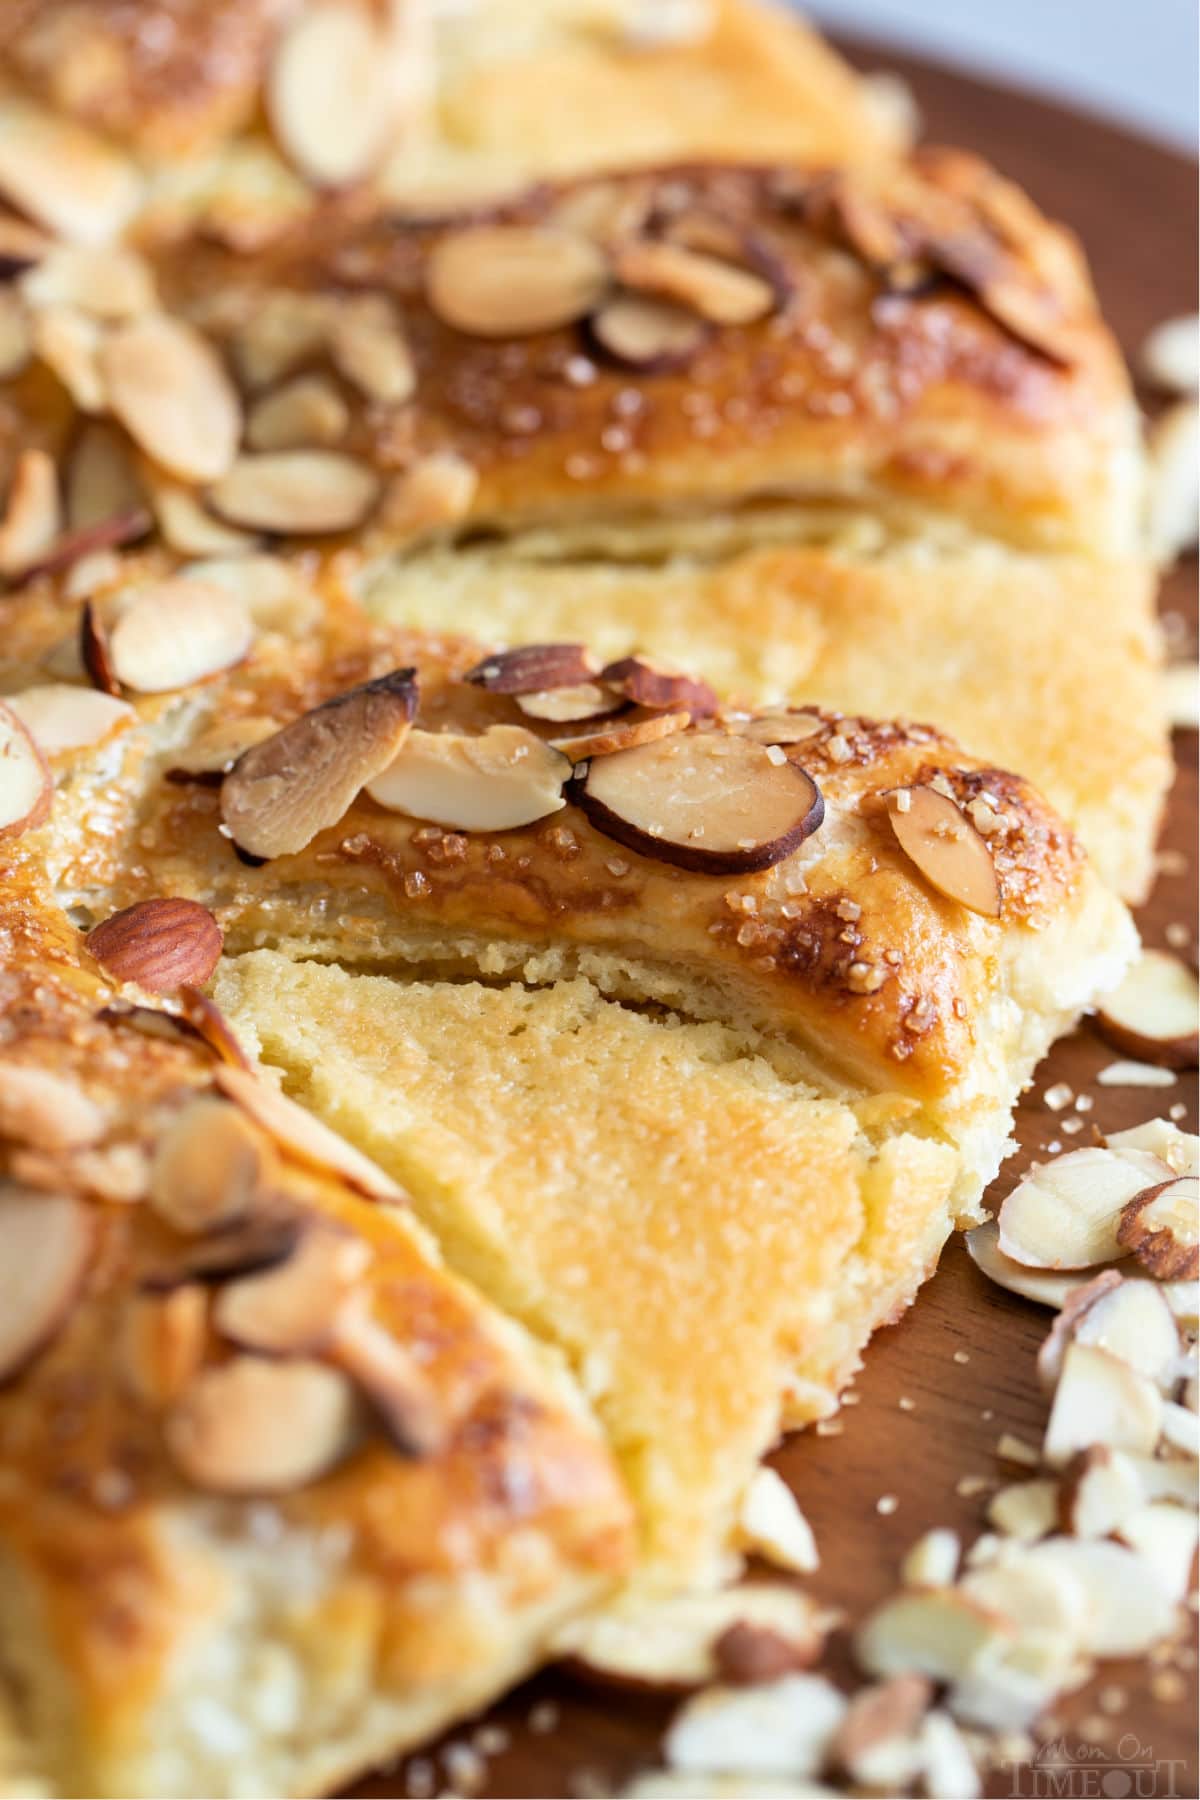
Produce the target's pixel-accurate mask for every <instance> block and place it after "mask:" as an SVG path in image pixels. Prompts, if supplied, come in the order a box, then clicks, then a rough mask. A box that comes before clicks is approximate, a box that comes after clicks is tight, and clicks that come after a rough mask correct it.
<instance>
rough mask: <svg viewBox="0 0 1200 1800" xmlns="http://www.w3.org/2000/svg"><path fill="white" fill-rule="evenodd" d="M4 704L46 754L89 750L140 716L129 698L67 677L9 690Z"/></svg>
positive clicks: (53, 754) (55, 754)
mask: <svg viewBox="0 0 1200 1800" xmlns="http://www.w3.org/2000/svg"><path fill="white" fill-rule="evenodd" d="M5 705H6V706H7V707H8V708H9V710H10V711H11V712H14V713H15V714H16V715H17V717H18V719H20V721H21V723H22V724H23V725H24V726H25V729H26V730H27V731H28V732H29V734H30V736H31V737H32V738H33V741H34V743H35V744H36V745H37V747H38V749H39V750H40V751H41V752H42V755H43V756H62V755H64V754H65V753H66V752H67V751H70V750H89V749H91V748H92V747H93V746H94V745H96V744H102V743H103V742H104V740H105V739H106V738H108V737H111V736H112V734H113V733H114V732H115V731H117V730H119V729H120V728H122V727H124V726H127V725H130V724H132V723H133V722H134V720H135V718H136V716H137V715H136V714H135V712H134V710H133V708H132V706H130V705H129V703H128V701H125V700H117V699H114V698H113V696H112V695H111V694H103V693H100V692H99V690H98V689H96V688H85V687H72V686H71V684H70V683H69V682H66V681H53V682H45V683H42V684H39V685H38V686H37V687H28V688H25V689H23V690H22V692H21V693H19V694H10V695H9V696H8V699H7V700H6V702H5Z"/></svg>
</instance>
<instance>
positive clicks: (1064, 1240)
mask: <svg viewBox="0 0 1200 1800" xmlns="http://www.w3.org/2000/svg"><path fill="white" fill-rule="evenodd" d="M1169 1174H1170V1171H1169V1170H1168V1169H1167V1168H1166V1166H1165V1164H1163V1163H1161V1162H1160V1161H1159V1159H1158V1158H1157V1157H1156V1156H1152V1155H1151V1154H1150V1153H1149V1152H1147V1151H1136V1150H1134V1151H1129V1152H1127V1153H1126V1154H1125V1155H1118V1154H1117V1153H1116V1152H1115V1151H1113V1150H1111V1149H1105V1150H1101V1149H1095V1148H1092V1147H1090V1146H1089V1147H1088V1148H1087V1149H1084V1150H1072V1151H1070V1152H1069V1153H1068V1154H1067V1155H1066V1156H1059V1157H1056V1158H1055V1159H1054V1161H1053V1162H1048V1163H1035V1165H1034V1166H1033V1168H1032V1169H1031V1170H1030V1171H1029V1173H1028V1175H1026V1176H1025V1178H1024V1180H1022V1181H1019V1182H1018V1183H1017V1185H1016V1187H1015V1188H1014V1189H1013V1191H1012V1193H1011V1194H1009V1195H1008V1197H1007V1199H1006V1200H1005V1201H1004V1202H1003V1204H1002V1205H1001V1207H1000V1211H999V1213H998V1214H997V1220H998V1223H999V1226H1000V1235H999V1240H998V1241H999V1248H1000V1250H1001V1251H1002V1252H1003V1253H1004V1254H1005V1255H1006V1256H1010V1257H1012V1258H1013V1260H1014V1261H1016V1262H1020V1263H1025V1264H1026V1265H1027V1266H1028V1267H1031V1268H1036V1269H1087V1268H1092V1267H1094V1265H1095V1264H1097V1263H1104V1262H1115V1261H1116V1259H1117V1258H1118V1257H1119V1256H1120V1255H1121V1244H1120V1242H1119V1240H1118V1238H1117V1226H1118V1223H1119V1221H1120V1217H1121V1209H1122V1207H1124V1206H1125V1205H1126V1203H1127V1202H1128V1201H1130V1200H1132V1199H1133V1197H1134V1195H1135V1194H1139V1193H1141V1192H1142V1191H1143V1190H1144V1189H1145V1188H1147V1187H1149V1186H1151V1185H1152V1184H1153V1183H1155V1182H1156V1181H1162V1180H1164V1179H1166V1178H1168V1177H1169Z"/></svg>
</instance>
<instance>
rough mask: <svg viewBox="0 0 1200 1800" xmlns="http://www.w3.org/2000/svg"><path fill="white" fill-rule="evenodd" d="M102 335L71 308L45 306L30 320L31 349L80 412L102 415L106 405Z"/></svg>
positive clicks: (96, 326)
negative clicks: (101, 351)
mask: <svg viewBox="0 0 1200 1800" xmlns="http://www.w3.org/2000/svg"><path fill="white" fill-rule="evenodd" d="M103 335H104V334H103V332H102V331H101V328H100V325H99V324H98V322H97V321H96V320H95V319H93V318H91V317H89V315H88V314H87V313H84V312H80V311H79V310H78V308H77V307H73V306H51V307H47V308H46V310H45V311H44V312H39V313H38V314H36V316H35V318H34V323H33V347H34V350H35V351H36V353H37V355H38V358H39V359H40V361H42V362H44V363H45V365H46V367H47V368H48V369H49V370H50V371H51V372H52V373H53V374H55V375H57V377H58V379H59V380H60V381H61V382H62V384H63V386H64V387H65V388H66V390H67V392H68V394H69V395H70V396H71V398H72V400H73V401H74V402H75V404H76V406H77V407H78V408H79V409H80V411H81V412H86V413H99V412H103V411H104V409H105V407H106V406H107V404H108V391H107V389H106V387H105V383H104V378H103V376H102V374H101V372H100V346H101V343H102V342H103Z"/></svg>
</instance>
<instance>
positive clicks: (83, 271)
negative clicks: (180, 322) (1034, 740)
mask: <svg viewBox="0 0 1200 1800" xmlns="http://www.w3.org/2000/svg"><path fill="white" fill-rule="evenodd" d="M20 287H21V292H22V294H24V296H25V299H26V300H27V301H28V303H29V305H30V306H32V307H36V308H38V309H42V308H46V307H52V306H73V307H78V308H79V310H80V311H81V312H86V313H91V314H93V315H94V317H96V318H98V319H129V318H133V317H135V316H136V314H138V313H143V312H149V311H150V310H151V309H152V308H153V307H154V305H155V301H156V296H155V291H154V276H153V274H152V272H151V270H150V266H149V264H148V263H147V262H146V261H145V260H144V258H142V257H140V256H139V255H138V254H137V253H136V251H133V250H124V249H120V248H118V247H117V246H115V245H112V244H105V245H104V246H102V247H99V248H97V247H95V246H92V245H86V244H56V245H55V247H54V248H53V249H52V250H51V251H50V253H49V254H48V255H47V256H44V257H43V258H42V259H41V261H40V262H39V263H38V264H37V265H36V266H35V267H34V268H32V269H31V270H30V271H29V272H28V274H26V275H24V276H22V278H21V283H20Z"/></svg>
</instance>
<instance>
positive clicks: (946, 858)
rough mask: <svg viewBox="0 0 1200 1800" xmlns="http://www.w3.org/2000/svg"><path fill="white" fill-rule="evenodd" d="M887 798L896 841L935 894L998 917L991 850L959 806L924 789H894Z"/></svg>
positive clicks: (986, 914)
mask: <svg viewBox="0 0 1200 1800" xmlns="http://www.w3.org/2000/svg"><path fill="white" fill-rule="evenodd" d="M902 794H903V795H907V804H905V802H904V801H902V800H901V798H900V796H901V795H902ZM885 798H886V800H887V812H888V818H889V819H890V820H891V825H892V830H893V831H894V832H895V834H896V841H897V842H898V843H899V845H900V848H901V849H902V850H903V851H904V853H905V855H906V856H908V857H909V858H910V860H911V861H912V862H914V863H915V864H916V866H917V868H918V869H920V871H921V873H922V875H924V877H925V879H926V880H927V881H928V882H930V883H931V884H932V886H933V887H935V888H936V889H937V891H938V893H939V894H945V895H946V897H947V898H948V899H950V900H957V901H959V902H960V904H961V905H963V906H965V907H968V908H969V909H970V911H971V912H976V913H982V914H983V915H984V916H985V917H986V918H990V919H994V918H998V917H999V915H1000V883H999V880H998V878H997V875H996V868H995V864H994V863H993V862H992V854H991V851H990V850H989V849H988V847H987V844H986V842H985V841H984V839H983V838H982V837H981V836H980V834H979V832H978V831H976V829H975V827H974V825H972V823H971V821H970V820H969V819H968V818H967V816H966V814H965V813H964V812H963V810H962V808H961V807H960V806H959V805H958V803H957V802H956V801H954V800H951V799H950V798H949V797H948V795H946V794H939V793H938V792H937V791H936V789H934V788H931V787H924V786H916V787H910V788H897V789H895V790H894V791H893V792H892V793H890V794H887V795H886V796H885Z"/></svg>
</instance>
